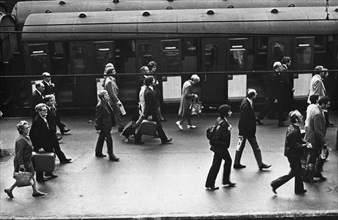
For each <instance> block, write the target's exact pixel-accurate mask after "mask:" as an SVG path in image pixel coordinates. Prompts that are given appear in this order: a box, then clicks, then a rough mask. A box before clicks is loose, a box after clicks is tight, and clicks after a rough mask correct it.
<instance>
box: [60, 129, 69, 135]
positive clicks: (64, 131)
mask: <svg viewBox="0 0 338 220" xmlns="http://www.w3.org/2000/svg"><path fill="white" fill-rule="evenodd" d="M69 131H70V129H68V128H63V129H62V130H61V134H65V133H67V132H69Z"/></svg>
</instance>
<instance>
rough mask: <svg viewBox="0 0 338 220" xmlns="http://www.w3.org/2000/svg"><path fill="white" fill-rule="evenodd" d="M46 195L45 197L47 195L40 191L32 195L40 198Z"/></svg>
mask: <svg viewBox="0 0 338 220" xmlns="http://www.w3.org/2000/svg"><path fill="white" fill-rule="evenodd" d="M44 195H45V193H43V192H39V191H38V192H35V193H33V194H32V196H33V197H40V196H44Z"/></svg>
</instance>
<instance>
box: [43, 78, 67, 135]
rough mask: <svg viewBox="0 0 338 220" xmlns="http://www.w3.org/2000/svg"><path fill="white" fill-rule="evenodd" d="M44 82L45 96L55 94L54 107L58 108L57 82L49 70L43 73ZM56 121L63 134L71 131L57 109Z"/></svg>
mask: <svg viewBox="0 0 338 220" xmlns="http://www.w3.org/2000/svg"><path fill="white" fill-rule="evenodd" d="M42 83H43V85H44V86H45V89H44V91H43V96H47V95H54V108H55V109H56V106H57V104H56V98H55V96H56V94H55V93H56V90H55V84H54V83H52V77H51V75H50V73H48V72H44V73H42ZM55 123H56V125H57V126H58V128H59V130H60V133H61V134H65V133H68V132H69V131H70V129H69V128H67V127H66V125H65V124H64V123H62V122H61V119H60V116H59V114H56V111H55Z"/></svg>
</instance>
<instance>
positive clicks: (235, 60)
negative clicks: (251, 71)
mask: <svg viewBox="0 0 338 220" xmlns="http://www.w3.org/2000/svg"><path fill="white" fill-rule="evenodd" d="M245 55H246V49H244V48H240V49H230V57H229V69H230V70H236V71H240V70H245V62H244V60H245V59H244V58H245Z"/></svg>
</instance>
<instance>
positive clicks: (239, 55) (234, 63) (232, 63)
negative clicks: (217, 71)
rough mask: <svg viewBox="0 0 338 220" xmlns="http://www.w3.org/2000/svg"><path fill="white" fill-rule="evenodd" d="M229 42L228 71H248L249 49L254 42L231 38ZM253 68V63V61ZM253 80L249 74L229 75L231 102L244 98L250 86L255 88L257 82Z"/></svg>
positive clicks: (229, 96)
mask: <svg viewBox="0 0 338 220" xmlns="http://www.w3.org/2000/svg"><path fill="white" fill-rule="evenodd" d="M228 42H229V43H228V53H227V61H228V63H227V70H228V71H237V72H241V71H247V70H248V69H249V68H248V66H249V62H248V61H249V60H248V49H250V48H251V47H252V40H251V41H249V39H248V38H230V39H229V40H228ZM250 42H251V44H250ZM251 57H252V56H251ZM252 66H253V62H252V61H251V67H252ZM252 68H253V67H252ZM252 68H251V69H252ZM253 79H254V78H253V77H252V75H247V74H236V75H228V99H229V101H230V100H231V101H239V100H241V99H242V98H244V97H245V96H246V90H247V87H248V86H249V85H250V87H252V88H254V85H255V82H254V80H253Z"/></svg>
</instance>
